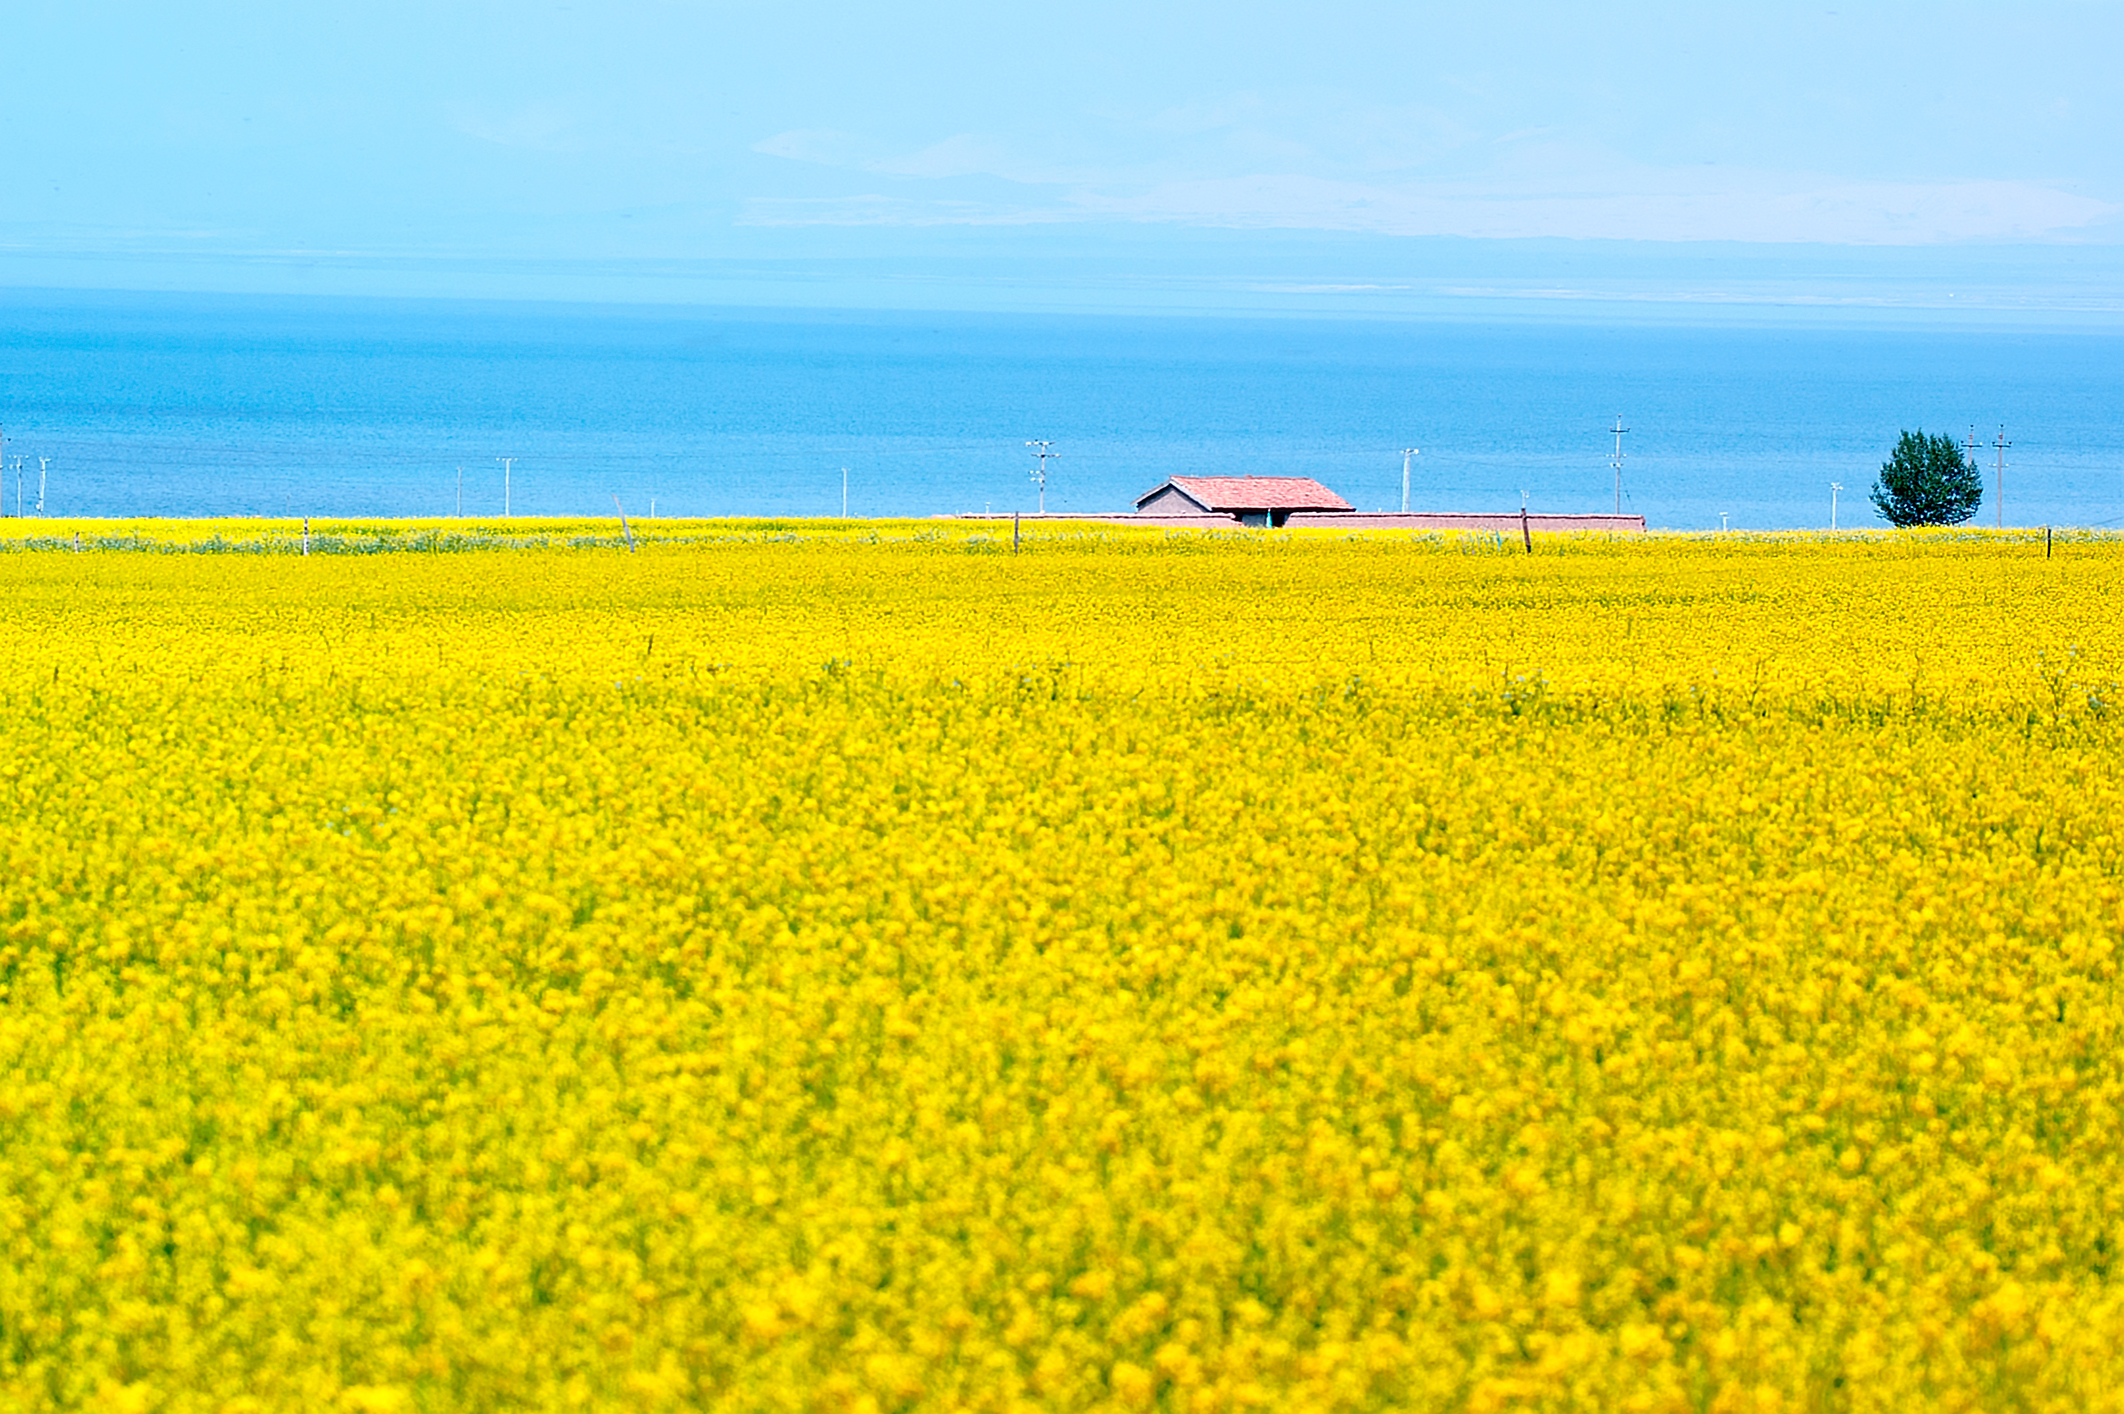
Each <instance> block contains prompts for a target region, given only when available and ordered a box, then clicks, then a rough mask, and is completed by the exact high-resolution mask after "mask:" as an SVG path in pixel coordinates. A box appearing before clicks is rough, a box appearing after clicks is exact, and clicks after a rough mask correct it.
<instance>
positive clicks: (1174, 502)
mask: <svg viewBox="0 0 2124 1414" xmlns="http://www.w3.org/2000/svg"><path fill="white" fill-rule="evenodd" d="M1136 514H1137V515H1139V516H1199V515H1203V514H1206V512H1205V511H1204V510H1203V508H1202V506H1201V504H1200V503H1199V502H1197V501H1192V500H1190V499H1188V497H1187V496H1186V495H1185V494H1183V493H1182V492H1181V490H1180V488H1179V487H1177V486H1167V487H1165V488H1163V489H1162V490H1160V491H1159V492H1158V494H1156V495H1155V496H1152V497H1151V498H1150V499H1149V500H1147V501H1145V502H1144V503H1143V504H1142V505H1140V506H1138V507H1136Z"/></svg>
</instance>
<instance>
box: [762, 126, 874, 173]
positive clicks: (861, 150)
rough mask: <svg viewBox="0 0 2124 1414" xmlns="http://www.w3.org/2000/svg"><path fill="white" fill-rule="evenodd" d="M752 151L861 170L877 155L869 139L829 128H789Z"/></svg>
mask: <svg viewBox="0 0 2124 1414" xmlns="http://www.w3.org/2000/svg"><path fill="white" fill-rule="evenodd" d="M752 150H753V151H754V152H763V153H765V154H767V155H768V156H769V157H786V158H788V159H789V160H790V161H792V162H815V163H818V164H819V165H821V166H826V167H861V166H865V165H867V164H868V163H870V162H872V161H874V160H876V158H877V156H878V146H877V144H876V143H874V142H872V141H871V140H870V139H868V138H865V137H859V136H857V135H856V134H854V133H844V132H837V131H835V130H833V129H831V128H791V129H790V130H789V131H788V132H786V133H776V134H775V135H774V136H773V137H769V138H761V139H760V140H759V141H758V142H756V143H754V144H753V145H752Z"/></svg>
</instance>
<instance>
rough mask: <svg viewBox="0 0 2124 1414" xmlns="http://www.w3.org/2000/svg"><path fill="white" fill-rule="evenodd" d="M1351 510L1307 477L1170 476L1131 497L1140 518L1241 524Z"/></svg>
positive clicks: (1271, 522) (1271, 523)
mask: <svg viewBox="0 0 2124 1414" xmlns="http://www.w3.org/2000/svg"><path fill="white" fill-rule="evenodd" d="M1355 509H1356V507H1355V506H1352V505H1351V504H1350V503H1349V502H1348V501H1345V500H1343V499H1342V498H1341V497H1340V496H1338V495H1336V494H1335V493H1334V492H1333V491H1330V490H1328V489H1327V487H1325V486H1322V485H1321V484H1320V483H1319V482H1317V481H1315V480H1313V478H1312V477H1310V476H1173V477H1168V478H1167V479H1166V481H1165V483H1164V484H1163V485H1161V486H1159V487H1158V488H1157V489H1156V490H1154V491H1146V492H1145V493H1144V494H1143V495H1141V496H1138V497H1137V498H1136V514H1137V515H1139V516H1206V515H1214V516H1229V517H1231V518H1232V519H1233V520H1236V521H1238V522H1239V523H1240V524H1241V525H1265V526H1276V525H1282V524H1283V523H1284V522H1285V521H1287V520H1289V519H1290V516H1291V512H1293V511H1328V512H1337V511H1340V512H1345V513H1347V512H1349V511H1353V510H1355Z"/></svg>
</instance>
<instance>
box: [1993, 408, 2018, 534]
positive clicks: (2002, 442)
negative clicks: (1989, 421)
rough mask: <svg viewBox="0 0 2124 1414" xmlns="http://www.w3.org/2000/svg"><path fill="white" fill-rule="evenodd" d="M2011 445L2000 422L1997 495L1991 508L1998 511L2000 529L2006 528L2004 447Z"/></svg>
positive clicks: (2004, 426)
mask: <svg viewBox="0 0 2124 1414" xmlns="http://www.w3.org/2000/svg"><path fill="white" fill-rule="evenodd" d="M2012 445H2013V443H2011V442H2009V441H2007V440H2006V424H2005V423H2003V422H2002V423H2000V424H1999V440H1998V449H1999V469H1998V495H1997V497H1996V499H1995V500H1994V502H1993V505H1992V509H1993V510H1995V511H1996V512H1997V513H1998V528H1999V529H2000V530H2004V529H2005V528H2006V449H2007V448H2008V447H2010V446H2012Z"/></svg>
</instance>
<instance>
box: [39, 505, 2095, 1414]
mask: <svg viewBox="0 0 2124 1414" xmlns="http://www.w3.org/2000/svg"><path fill="white" fill-rule="evenodd" d="M129 533H132V532H129ZM141 533H146V532H141ZM186 533H187V534H190V535H192V538H193V539H194V540H195V541H196V540H197V539H198V538H199V537H198V535H197V534H196V533H194V532H186ZM90 543H91V546H92V547H93V546H94V544H95V543H96V542H95V541H94V540H93V538H92V539H91V542H90ZM128 543H130V542H128ZM1535 548H1536V553H1534V554H1532V555H1528V554H1525V553H1524V552H1523V550H1522V548H1521V547H1520V546H1518V545H1516V544H1505V543H1500V542H1494V541H1486V540H1459V539H1454V538H1444V537H1421V536H1419V537H1406V536H1400V537H1397V536H1394V535H1389V534H1381V535H1376V536H1369V537H1364V536H1359V537H1345V536H1337V535H1330V534H1295V535H1249V536H1241V535H1231V536H1214V535H1188V534H1168V533H1164V532H1124V531H1119V530H1113V529H1098V528H1086V529H1084V530H1082V531H1074V532H1063V531H1057V530H1053V529H1045V530H1043V532H1042V533H1040V534H1038V535H1029V536H1028V537H1027V538H1026V539H1025V541H1024V543H1023V546H1022V550H1021V551H1020V552H1019V553H1015V554H1014V553H1012V550H1011V544H1010V537H1009V530H1008V527H1007V526H1006V527H1005V528H1004V529H1003V531H1002V532H1001V533H1000V534H999V533H997V532H996V531H995V530H993V529H992V528H990V529H982V528H979V527H974V528H971V529H969V528H963V527H953V528H949V529H947V530H942V531H939V530H936V529H935V528H931V527H923V526H918V525H899V526H885V527H879V528H876V530H875V533H862V534H854V533H836V534H833V535H821V536H805V535H786V536H785V535H771V534H769V535H762V534H740V533H737V532H736V531H728V532H727V533H726V532H725V531H715V532H714V533H709V531H706V530H704V531H702V532H701V533H700V534H698V535H696V536H694V537H693V538H691V539H668V538H667V539H657V538H654V537H652V536H649V535H646V534H645V535H643V536H642V537H641V540H640V546H639V549H638V550H637V551H636V552H634V553H629V552H628V551H627V550H626V549H625V548H623V547H621V546H615V545H613V544H611V543H609V542H608V543H595V544H593V543H589V542H588V541H586V542H585V543H583V544H580V545H575V546H570V545H569V544H567V543H565V542H564V541H561V540H556V541H555V543H553V544H552V545H550V546H548V547H546V548H515V549H500V550H492V551H489V552H483V553H463V554H453V553H440V552H438V553H434V554H391V555H372V556H359V557H357V556H347V555H323V554H319V555H312V556H310V557H307V558H305V557H302V556H300V555H299V554H294V553H287V552H285V551H284V548H283V551H282V552H279V553H259V554H250V555H232V556H210V555H198V554H180V555H155V554H142V553H134V552H132V551H130V550H119V549H116V548H103V549H95V548H90V549H85V550H84V551H82V552H81V553H78V554H76V553H67V552H64V551H62V550H60V549H56V548H54V549H50V550H38V551H34V552H26V553H17V554H10V555H5V556H0V586H4V589H5V602H6V604H7V606H8V632H7V634H6V635H5V637H4V638H0V708H4V711H0V864H4V868H0V1244H4V1247H0V1250H4V1255H5V1260H4V1261H0V1409H38V1408H74V1407H92V1408H106V1409H113V1410H133V1411H143V1414H144V1412H145V1411H195V1410H196V1411H230V1414H234V1412H235V1411H266V1410H373V1411H392V1410H405V1411H412V1410H427V1411H441V1410H492V1409H518V1408H523V1409H547V1408H551V1409H577V1408H645V1409H658V1408H667V1409H682V1408H706V1409H719V1410H732V1411H738V1410H748V1411H749V1410H792V1411H794V1410H849V1411H856V1410H863V1411H870V1410H878V1411H884V1410H896V1409H952V1408H967V1409H981V1410H997V1411H1017V1410H1091V1409H1100V1410H1127V1409H1165V1410H1254V1409H1288V1410H1337V1409H1347V1410H1360V1409H1386V1408H1414V1409H1441V1410H1444V1409H1455V1410H1458V1409H1468V1410H1506V1409H1559V1410H1561V1409H1583V1410H1610V1409H1616V1410H1645V1411H1653V1410H1718V1411H1760V1414H1769V1412H1770V1411H1794V1410H1803V1409H1806V1410H1811V1409H1862V1410H1883V1411H1886V1410H1905V1409H1912V1408H1928V1407H1937V1408H1967V1409H1977V1408H1984V1409H1999V1408H2030V1409H2034V1408H2045V1409H2048V1408H2055V1409H2061V1410H2062V1409H2095V1408H2119V1407H2124V1402H2120V1399H2119V1395H2118V1393H2117V1391H2119V1390H2120V1389H2124V1272H2120V1273H2115V1274H2113V1270H2112V1267H2113V1263H2115V1262H2116V1261H2117V1259H2118V1254H2119V1247H2120V1245H2124V1118H2120V1111H2119V1102H2120V1099H2124V1001H2120V999H2119V996H2118V993H2117V981H2116V979H2117V968H2118V961H2119V959H2118V956H2117V952H2118V948H2119V944H2120V943H2124V878H2120V876H2119V868H2120V862H2124V823H2120V815H2119V811H2120V806H2124V740H2120V738H2119V735H2118V731H2117V727H2116V716H2117V711H2118V706H2117V691H2118V689H2117V686H2116V682H2115V679H2116V678H2117V677H2118V676H2124V672H2120V667H2119V664H2120V659H2124V654H2120V651H2119V650H2120V649H2124V602H2120V601H2119V598H2118V596H2117V583H2118V571H2119V569H2120V568H2124V543H2120V542H2118V541H2116V540H2090V539H2082V540H2078V541H2075V542H2072V543H2069V544H2064V545H2060V546H2056V547H2054V549H2053V551H2052V553H2051V554H2050V555H2049V556H2048V557H2047V558H2046V555H2045V548H2044V546H2043V544H2042V543H2041V540H2040V538H2038V539H2036V540H2034V541H2030V540H2028V539H2026V538H2025V537H2024V538H2014V537H1972V536H1961V537H1946V536H1934V537H1926V536H1910V537H1887V538H1883V537H1869V538H1863V539H1857V538H1853V539H1843V540H1836V539H1825V538H1793V539H1764V540H1755V541H1738V540H1721V539H1717V538H1680V537H1676V538H1667V537H1639V538H1636V539H1631V540H1613V541H1607V540H1585V541H1542V540H1537V542H1536V547H1535Z"/></svg>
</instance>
